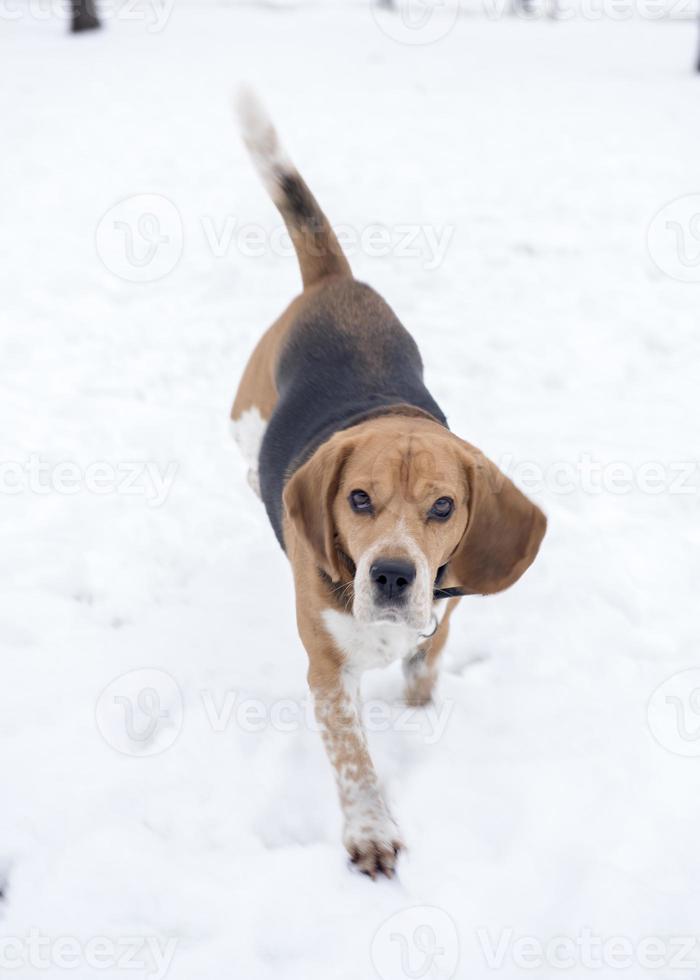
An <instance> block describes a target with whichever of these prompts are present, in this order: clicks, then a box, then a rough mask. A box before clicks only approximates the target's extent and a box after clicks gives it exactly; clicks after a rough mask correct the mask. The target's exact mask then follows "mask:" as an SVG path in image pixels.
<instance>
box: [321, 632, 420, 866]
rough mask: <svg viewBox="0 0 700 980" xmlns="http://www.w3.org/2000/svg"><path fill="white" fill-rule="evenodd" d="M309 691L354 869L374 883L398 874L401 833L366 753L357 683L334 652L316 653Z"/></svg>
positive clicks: (344, 838)
mask: <svg viewBox="0 0 700 980" xmlns="http://www.w3.org/2000/svg"><path fill="white" fill-rule="evenodd" d="M309 686H310V688H311V692H312V695H313V698H314V708H315V712H316V718H317V720H318V723H319V726H320V728H321V734H322V737H323V742H324V745H325V747H326V752H327V753H328V758H329V759H330V761H331V764H332V766H333V768H334V770H335V775H336V781H337V784H338V794H339V796H340V805H341V808H342V811H343V818H344V828H343V843H344V845H345V847H346V849H347V851H348V854H349V855H350V859H351V861H352V862H353V864H354V865H355V866H356V867H357V868H358V869H359V870H360V871H362V872H364V873H365V874H368V875H370V877H372V878H375V877H376V876H377V874H385V875H386V876H387V877H389V878H391V877H392V876H393V874H394V868H395V865H396V858H397V855H398V853H399V851H400V850H401V848H402V846H403V845H402V843H401V839H400V835H399V829H398V827H397V826H396V823H395V822H394V820H393V818H392V817H391V814H390V813H389V810H388V808H387V806H386V803H385V802H384V799H383V797H382V794H381V792H380V789H379V784H378V781H377V774H376V773H375V771H374V766H373V765H372V759H371V758H370V755H369V751H368V748H367V740H366V738H365V734H364V731H363V728H362V720H361V717H360V705H359V679H358V678H357V677H355V676H353V675H351V674H349V673H347V672H346V671H345V670H344V669H343V666H342V662H341V658H340V657H339V656H338V655H337V654H336V653H335V651H334V650H332V649H328V650H323V651H322V652H316V653H315V654H314V656H313V657H312V658H311V665H310V667H309Z"/></svg>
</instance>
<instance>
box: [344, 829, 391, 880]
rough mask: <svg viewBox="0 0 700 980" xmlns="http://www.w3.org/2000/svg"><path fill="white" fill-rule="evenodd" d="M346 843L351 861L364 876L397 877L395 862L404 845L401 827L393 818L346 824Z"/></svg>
mask: <svg viewBox="0 0 700 980" xmlns="http://www.w3.org/2000/svg"><path fill="white" fill-rule="evenodd" d="M343 843H344V844H345V848H346V850H347V852H348V854H349V855H350V861H351V862H352V864H353V865H354V867H356V868H357V870H358V871H361V872H362V874H365V875H369V877H370V878H372V879H374V878H376V877H377V875H385V876H386V877H387V878H393V877H394V873H395V871H396V861H397V859H398V856H399V853H400V852H401V851H402V850H403V847H404V845H403V842H402V840H401V835H400V834H399V828H398V827H397V826H396V824H395V823H394V821H393V820H392V819H391V817H390V816H388V815H387V816H385V817H383V818H381V819H379V820H377V819H368V820H360V821H357V822H355V823H353V825H352V826H350V825H346V828H345V834H344V835H343Z"/></svg>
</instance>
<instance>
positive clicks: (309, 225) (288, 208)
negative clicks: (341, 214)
mask: <svg viewBox="0 0 700 980" xmlns="http://www.w3.org/2000/svg"><path fill="white" fill-rule="evenodd" d="M237 110H238V118H239V120H240V124H241V131H242V134H243V140H244V142H245V145H246V146H247V147H248V151H249V153H250V155H251V157H252V159H253V162H254V164H255V166H256V168H257V170H258V173H259V174H260V176H261V177H262V180H263V183H264V184H265V187H266V188H267V190H268V192H269V194H270V196H271V197H272V200H273V201H274V203H275V204H276V206H277V208H278V210H279V212H280V214H281V215H282V217H283V218H284V223H285V224H286V226H287V230H288V231H289V234H290V235H291V238H292V242H293V243H294V248H295V250H296V253H297V258H298V260H299V267H300V269H301V278H302V282H303V283H304V287H306V286H310V285H312V283H315V282H318V280H319V279H323V278H324V277H325V276H334V275H335V276H337V275H341V276H351V275H352V273H351V271H350V266H349V264H348V260H347V259H346V258H345V256H344V254H343V250H342V249H341V247H340V243H339V242H338V239H337V238H336V237H335V233H334V231H333V229H332V228H331V226H330V223H329V221H328V218H327V217H326V216H325V214H324V213H323V211H322V210H321V208H320V207H319V204H318V201H317V200H316V198H315V197H314V196H313V194H312V193H311V191H310V190H309V188H308V187H307V186H306V184H305V183H304V180H303V179H302V177H301V175H300V174H299V172H298V170H297V169H296V167H295V166H294V164H293V163H292V162H291V160H289V158H288V157H287V155H286V154H285V152H284V150H283V149H282V147H281V145H280V142H279V139H278V137H277V132H276V131H275V127H274V126H273V125H272V122H271V121H270V119H269V118H268V116H267V113H266V112H265V109H264V107H263V106H262V104H261V103H260V101H259V100H258V98H257V97H256V95H255V94H254V93H253V92H252V91H251V90H250V89H244V90H242V91H241V92H240V93H239V95H238V98H237Z"/></svg>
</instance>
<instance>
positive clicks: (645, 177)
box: [0, 4, 700, 980]
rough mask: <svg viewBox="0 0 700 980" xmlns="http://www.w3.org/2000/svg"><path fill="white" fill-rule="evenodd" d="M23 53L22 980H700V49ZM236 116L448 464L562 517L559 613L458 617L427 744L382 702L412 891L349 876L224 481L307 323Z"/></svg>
mask: <svg viewBox="0 0 700 980" xmlns="http://www.w3.org/2000/svg"><path fill="white" fill-rule="evenodd" d="M3 11H4V19H3V32H2V35H1V37H0V65H1V66H2V67H1V68H0V71H1V72H2V80H3V84H2V86H0V113H1V114H0V118H2V133H3V134H2V146H3V149H2V171H3V179H2V183H1V185H0V215H2V220H1V221H0V249H1V252H0V254H2V256H3V262H2V264H1V265H0V297H1V303H0V317H1V330H2V357H1V359H0V372H1V378H2V423H3V424H2V435H1V454H0V458H1V461H2V468H1V470H0V482H2V500H1V504H0V506H1V507H2V515H3V521H2V547H1V550H0V575H1V579H0V589H1V594H2V603H1V605H0V642H1V643H2V648H3V658H2V684H1V685H0V735H1V740H0V753H1V756H0V762H1V766H2V768H1V770H0V772H1V773H2V801H1V804H0V881H1V882H2V890H3V893H4V897H3V899H2V900H0V935H1V936H2V939H1V940H0V961H1V965H0V971H1V970H2V969H3V968H4V969H6V970H7V973H8V975H9V976H21V977H25V976H26V977H31V976H35V975H36V976H51V977H59V976H63V975H64V973H68V974H70V975H71V976H73V977H79V978H81V980H82V978H93V977H97V976H100V977H109V978H114V977H124V976H139V977H140V976H143V977H146V976H149V977H158V978H159V980H160V978H162V977H163V976H165V975H167V976H168V978H171V980H193V978H195V977H196V978H198V980H220V978H222V977H234V978H241V980H242V978H246V980H267V978H270V980H273V978H274V980H280V978H285V980H286V978H294V980H329V978H343V980H359V978H362V980H365V978H371V977H376V976H378V977H380V978H381V980H400V978H404V977H414V978H415V977H423V976H426V977H450V976H455V977H459V978H465V980H467V978H468V980H485V978H489V977H505V978H506V980H514V978H518V977H520V976H528V975H536V976H538V977H548V976H550V975H552V976H560V975H566V976H571V977H584V976H589V975H591V974H592V975H594V976H598V977H608V976H610V977H612V976H630V977H634V978H635V980H636V978H639V977H642V976H646V975H647V973H648V974H649V975H654V976H663V977H665V978H667V977H679V978H686V977H698V976H700V938H698V937H700V931H699V930H700V925H699V920H698V907H699V904H700V847H699V846H698V826H699V824H700V778H699V777H700V768H699V767H700V698H699V697H698V690H699V689H700V680H699V678H700V646H699V643H698V627H697V596H698V585H699V583H700V557H699V554H700V550H699V548H698V546H699V545H700V522H699V520H698V517H699V499H700V469H699V467H698V455H697V454H698V446H699V445H700V412H699V410H698V409H699V407H700V406H699V404H698V380H699V364H700V334H699V332H698V312H699V310H700V285H699V284H698V280H700V267H699V266H700V230H699V229H698V221H699V220H700V219H698V218H697V213H698V212H700V206H698V200H697V198H695V199H694V198H693V197H692V196H691V197H688V195H694V194H698V192H700V172H699V170H698V160H699V153H700V125H699V122H700V113H699V110H698V106H699V104H700V103H699V96H700V91H699V88H700V78H698V77H694V76H693V75H692V74H691V72H690V66H691V64H692V60H693V54H694V46H695V28H694V26H693V25H692V23H690V22H682V21H676V22H673V21H662V22H658V23H657V22H652V21H650V20H644V19H640V18H637V19H635V20H630V21H625V22H622V23H619V22H616V21H614V20H613V19H612V18H609V17H608V18H603V19H600V20H597V21H593V20H590V19H589V20H577V21H566V22H554V21H551V20H546V19H543V18H540V19H536V20H533V21H531V22H526V21H525V20H523V19H520V18H500V19H494V18H491V19H489V18H484V17H476V16H461V17H459V18H457V19H456V20H455V22H454V23H452V22H451V21H450V23H449V24H448V23H447V21H445V22H444V24H443V26H444V27H445V28H446V30H445V31H444V32H442V31H438V34H439V35H440V36H437V37H435V38H433V39H432V40H433V43H430V44H410V43H397V41H396V40H395V39H394V38H393V37H392V36H390V34H391V30H392V29H391V27H390V28H389V31H388V32H387V30H386V23H387V22H386V21H383V23H384V29H383V28H382V26H381V25H380V24H378V23H377V22H376V21H375V19H374V18H373V17H372V15H371V14H370V11H369V9H368V8H367V7H365V6H363V5H353V6H349V7H347V8H342V7H335V6H334V7H322V6H321V7H306V6H304V7H300V8H299V9H288V8H285V7H277V8H276V7H274V6H272V7H263V8H257V7H253V6H241V7H238V8H227V7H217V6H215V5H211V6H206V7H204V6H203V7H201V8H200V9H197V7H196V6H195V5H193V4H189V5H187V4H181V5H178V6H175V7H174V8H173V9H172V11H171V12H170V16H169V17H168V18H167V22H166V23H164V24H162V25H161V29H158V30H155V29H153V30H151V29H150V27H149V25H148V24H147V23H146V22H145V21H139V20H130V19H128V18H126V17H123V18H112V19H111V20H110V23H109V26H108V29H107V30H105V31H103V32H101V33H99V34H95V35H94V36H85V37H80V38H77V39H76V38H70V37H68V36H66V35H65V30H64V29H65V24H64V22H63V19H62V18H60V19H59V18H57V17H48V18H43V17H39V16H38V15H37V14H36V9H34V13H32V12H31V11H29V12H28V11H27V9H25V8H21V7H18V6H16V5H7V4H6V5H5V6H4V7H3ZM8 11H10V12H12V17H7V16H6V15H7V12H8ZM15 14H17V15H16V16H15ZM442 16H444V17H445V18H448V19H449V18H450V16H451V15H450V14H449V11H443V12H442ZM434 26H435V24H434V23H433V27H434ZM404 40H405V38H404ZM242 79H247V80H252V81H253V82H254V83H256V84H257V86H258V87H259V89H260V91H261V92H262V94H263V96H264V97H265V99H266V101H267V102H268V104H269V106H270V108H271V110H272V112H273V115H274V117H275V118H276V120H277V123H278V125H279V128H280V130H281V132H282V134H283V136H284V137H285V139H286V142H287V144H288V146H289V148H290V150H291V152H292V155H293V156H294V157H295V159H296V161H297V162H298V164H299V166H300V167H301V169H302V172H303V173H304V174H305V176H306V177H307V179H308V180H309V182H310V184H311V186H312V188H313V189H314V191H315V192H316V193H317V195H318V197H319V198H320V200H321V201H322V203H323V204H324V206H325V208H326V210H327V212H328V214H329V215H330V217H331V219H332V220H333V221H334V222H336V223H338V224H341V225H344V226H345V231H346V236H347V238H348V240H350V241H351V242H352V243H354V244H353V247H352V248H351V249H350V251H351V252H352V263H353V266H354V269H355V271H356V274H357V275H358V277H360V278H363V279H366V280H368V281H369V282H371V283H372V284H373V285H374V286H375V287H376V288H377V289H379V291H380V292H381V293H382V294H383V295H384V296H385V297H386V299H387V300H388V301H389V302H390V303H391V304H392V305H393V306H394V307H395V309H396V311H397V312H398V314H399V316H400V317H401V318H402V319H403V321H404V323H405V324H406V325H407V326H408V327H409V329H411V330H412V331H413V333H414V335H415V336H416V338H417V340H418V342H419V344H420V346H421V348H422V351H423V355H424V360H425V363H426V372H427V379H428V383H429V385H430V386H431V388H432V390H433V392H434V393H435V395H436V397H437V398H438V400H439V401H440V402H441V403H442V404H443V406H444V407H445V409H446V411H447V413H448V415H449V418H450V422H451V425H452V426H453V428H454V429H455V430H456V431H457V432H459V433H460V434H461V435H463V436H464V437H465V438H467V439H469V440H470V441H471V442H473V443H475V444H477V445H479V446H481V447H482V448H483V449H484V450H485V451H486V452H487V453H488V454H489V455H490V456H491V457H492V458H494V459H495V460H497V461H500V462H501V465H502V466H503V467H504V468H505V469H506V470H507V472H509V473H511V474H512V475H513V476H514V478H515V479H516V480H517V481H518V482H519V483H520V485H521V486H523V487H524V488H525V489H526V490H528V492H530V493H531V495H532V496H533V497H534V498H535V499H536V500H537V502H538V503H539V504H540V505H541V506H542V507H543V508H544V509H545V510H546V512H547V514H548V516H549V533H548V536H547V538H546V541H545V546H544V548H543V551H542V553H541V556H540V558H539V559H538V561H537V562H536V563H535V565H534V566H533V568H532V569H531V570H530V572H528V574H527V575H526V576H525V578H524V579H523V580H522V582H521V583H519V584H518V585H517V586H516V587H515V588H514V589H513V590H512V591H511V592H509V593H506V594H504V595H502V596H498V597H493V598H490V599H472V600H465V601H464V602H463V603H462V606H461V608H460V609H459V611H458V613H457V615H456V616H455V618H454V620H453V622H454V626H453V631H452V635H451V640H450V643H449V648H448V652H447V655H446V658H445V665H444V671H443V675H442V678H441V683H440V689H439V698H438V701H437V704H436V706H435V708H434V709H433V710H432V711H427V712H426V711H414V712H411V713H409V714H406V712H405V711H404V710H403V709H402V708H401V706H400V703H399V700H400V697H401V679H400V672H399V670H398V668H397V669H396V670H392V671H388V672H386V673H377V674H374V675H371V676H370V675H368V676H367V678H366V681H367V683H366V692H365V693H366V697H367V698H368V699H369V700H373V704H374V708H375V713H374V715H373V716H372V718H373V723H372V726H371V727H372V731H371V732H370V742H371V747H372V751H373V755H374V759H375V762H376V765H377V768H378V771H379V773H380V776H381V779H382V781H383V784H384V786H385V788H386V793H387V796H388V798H389V800H390V802H391V805H392V808H393V810H394V813H395V815H396V816H397V818H398V820H399V823H400V825H401V827H402V829H403V832H404V835H405V838H406V840H407V843H408V847H409V850H408V853H407V854H406V855H405V856H404V857H403V859H402V861H401V865H400V874H399V877H398V878H397V879H396V880H394V881H391V882H390V881H380V882H377V883H375V884H373V883H372V882H370V881H369V880H367V879H365V878H363V877H361V876H359V875H355V874H353V873H351V872H350V871H349V870H348V868H347V866H346V859H345V855H344V852H343V849H342V847H341V844H340V840H339V837H340V814H339V809H338V806H337V803H336V798H335V790H334V786H333V781H332V776H331V770H330V768H329V766H328V765H327V763H326V761H325V757H324V755H323V751H322V748H321V744H320V740H319V738H318V735H317V733H316V732H315V731H314V730H313V725H312V724H311V723H310V722H309V721H308V717H307V714H308V713H307V704H306V683H305V654H304V651H303V649H302V647H301V645H300V641H299V639H298V636H297V633H296V629H295V624H294V617H293V602H292V590H291V580H290V574H289V570H288V567H287V565H286V562H285V560H284V557H283V555H282V554H281V552H280V550H279V548H278V547H277V544H276V543H275V540H274V537H273V535H272V532H271V530H270V528H269V526H268V525H267V523H266V520H265V518H264V514H263V511H262V508H261V506H260V504H259V503H258V502H257V500H256V499H255V498H254V497H253V495H252V493H251V492H250V490H249V488H248V487H247V485H246V481H245V471H244V467H243V465H242V462H241V461H240V459H239V457H238V455H237V453H236V451H235V448H234V446H233V445H232V443H231V441H230V438H229V432H228V424H227V417H228V411H229V405H230V401H231V399H232V396H233V393H234V390H235V386H236V383H237V380H238V377H239V374H240V372H241V370H242V367H243V365H244V362H245V359H246V357H247V355H248V353H249V351H250V349H251V347H252V345H253V344H254V342H255V341H256V339H257V337H258V336H259V335H260V333H261V331H262V330H263V328H264V327H265V326H266V325H267V324H268V323H269V322H270V321H271V320H272V319H273V318H274V317H275V316H276V315H277V313H278V312H279V311H280V309H281V308H282V306H283V304H285V303H286V302H287V301H288V299H289V298H290V297H291V296H292V295H293V293H294V291H295V290H296V289H297V285H298V273H297V269H296V264H295V262H294V260H293V258H291V257H290V256H289V254H288V250H287V249H286V248H285V246H284V242H283V240H282V239H281V237H280V234H279V219H278V218H277V215H276V213H275V211H274V209H273V208H272V206H271V204H270V203H269V201H268V200H267V198H266V196H265V193H264V191H263V190H262V188H261V187H260V186H259V184H258V182H257V179H256V177H255V175H254V173H253V171H252V168H251V167H250V165H249V162H248V160H247V159H246V157H245V154H244V151H243V149H242V147H241V146H240V144H239V142H238V137H237V134H236V132H235V129H234V126H233V124H232V122H231V117H230V109H229V94H230V92H231V90H232V89H233V88H234V87H235V85H236V84H237V83H238V82H239V81H240V80H242ZM142 195H147V197H146V198H145V199H143V198H142V197H141V196H142ZM133 198H137V200H136V201H134V200H132V199H133ZM678 198H683V200H682V201H681V202H680V203H678V204H676V205H674V206H673V208H672V209H670V210H669V211H664V212H662V214H661V215H660V217H659V218H657V219H656V221H653V219H654V216H655V215H657V213H658V212H659V211H660V210H661V209H662V208H664V207H665V206H666V205H667V204H669V202H673V201H675V200H676V199H678ZM124 201H126V203H122V204H120V202H124ZM115 206H117V209H116V211H114V212H111V210H110V209H112V208H114V207H115ZM107 212H110V213H109V214H108V215H107V217H106V218H105V219H104V220H102V219H103V216H105V215H106V214H107ZM652 222H653V224H652ZM376 225H381V226H382V227H383V228H384V229H385V230H384V232H377V231H376V228H375V229H374V231H373V230H372V228H373V226H376ZM650 226H651V232H649V234H648V229H649V228H650ZM409 235H410V236H411V237H410V241H409ZM648 238H649V241H647V239H648ZM654 259H655V260H656V261H654ZM156 276H159V277H160V278H157V279H156ZM135 280H140V281H135ZM681 280H685V281H681ZM681 672H683V673H681ZM677 674H679V675H680V676H678V677H676V676H675V675H677ZM124 675H127V676H124ZM669 679H670V680H669ZM660 685H661V686H660ZM655 692H656V693H655ZM556 937H560V939H559V940H558V941H557V942H552V941H553V940H554V939H555V938H556ZM129 956H130V957H131V959H130V960H129ZM129 963H131V967H132V968H131V969H129ZM134 963H135V964H136V968H133V967H134Z"/></svg>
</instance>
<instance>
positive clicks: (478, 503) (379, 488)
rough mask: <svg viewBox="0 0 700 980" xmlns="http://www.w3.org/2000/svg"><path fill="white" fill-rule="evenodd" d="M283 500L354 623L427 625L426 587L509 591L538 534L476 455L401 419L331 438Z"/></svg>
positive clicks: (538, 515) (517, 497)
mask: <svg viewBox="0 0 700 980" xmlns="http://www.w3.org/2000/svg"><path fill="white" fill-rule="evenodd" d="M284 503H285V508H286V511H287V514H288V516H289V519H290V521H291V522H292V524H293V526H294V527H295V529H296V531H297V533H298V534H300V535H301V536H302V538H303V539H304V540H305V541H306V542H308V545H309V546H310V547H311V549H312V551H313V554H314V558H315V561H316V563H317V565H318V567H319V568H320V569H321V570H322V571H323V572H324V573H325V574H326V575H327V576H328V577H329V578H330V579H331V581H332V582H333V583H334V584H335V585H338V586H339V585H341V584H343V583H345V584H347V585H348V586H350V585H351V586H352V591H351V592H350V594H351V595H353V606H352V611H353V614H354V615H355V617H356V618H357V619H359V620H361V621H363V622H396V623H404V624H406V625H408V626H410V627H412V628H415V629H417V630H423V629H425V628H427V627H428V624H429V622H430V618H431V613H432V603H433V590H434V588H435V587H436V585H438V586H444V585H448V584H449V585H452V586H454V587H456V588H458V589H460V590H461V591H462V592H464V593H465V594H482V595H485V594H488V593H492V592H500V591H501V590H502V589H506V588H508V586H509V585H512V584H513V583H514V582H515V581H517V579H519V578H520V576H521V575H522V574H523V572H524V571H525V570H526V569H527V568H528V567H529V566H530V565H531V564H532V562H533V560H534V558H535V555H536V554H537V550H538V548H539V545H540V542H541V541H542V538H543V536H544V532H545V528H546V519H545V517H544V514H543V513H542V512H541V511H540V509H539V508H538V507H536V506H535V505H534V504H533V503H531V502H530V501H529V500H528V499H527V497H525V496H524V495H523V494H522V493H521V492H520V491H519V490H518V489H517V488H516V487H515V486H514V485H513V484H512V483H511V481H510V480H509V479H508V478H507V477H505V476H504V475H503V474H502V473H501V472H500V471H499V470H498V469H497V467H496V466H494V464H493V463H491V462H490V461H489V460H488V459H486V457H485V456H483V455H482V454H481V453H480V452H479V451H478V450H477V449H475V448H474V447H473V446H470V445H469V444H468V443H466V442H463V441H462V440H461V439H458V438H457V437H456V436H455V435H454V434H453V433H451V432H449V431H448V430H447V429H445V428H443V427H442V426H440V425H438V424H437V423H436V422H432V421H430V420H429V419H423V418H410V417H404V416H383V417H380V418H377V419H374V420H372V421H371V422H365V423H363V424H361V425H358V426H355V427H354V428H351V429H348V430H346V431H343V432H338V433H336V434H335V435H334V436H333V437H332V438H331V439H329V440H328V442H326V443H324V444H323V445H322V446H321V447H320V448H319V449H318V450H317V451H316V452H315V453H314V455H313V456H312V457H311V458H310V459H309V460H308V461H307V462H306V463H305V464H304V465H303V466H301V467H300V468H299V469H298V470H297V471H296V473H295V474H294V475H293V476H292V478H291V479H290V481H289V483H288V484H287V487H286V489H285V492H284ZM353 572H354V574H353ZM341 591H342V590H340V589H339V594H340V593H341Z"/></svg>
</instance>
